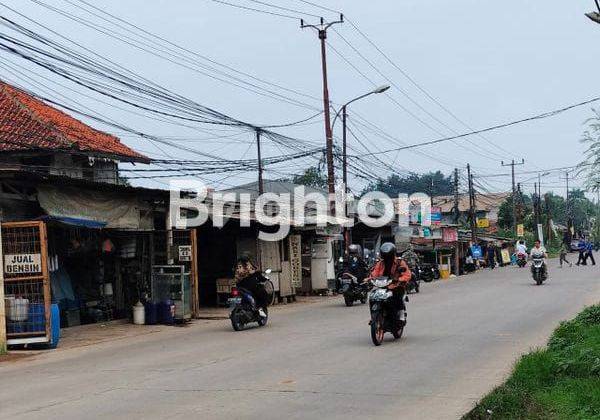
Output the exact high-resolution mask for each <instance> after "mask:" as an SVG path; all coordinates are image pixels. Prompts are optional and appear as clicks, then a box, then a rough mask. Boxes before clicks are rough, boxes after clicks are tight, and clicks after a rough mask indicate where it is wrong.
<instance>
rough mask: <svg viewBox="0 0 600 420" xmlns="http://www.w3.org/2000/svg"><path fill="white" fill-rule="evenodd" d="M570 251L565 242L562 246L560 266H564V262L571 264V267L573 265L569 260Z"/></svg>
mask: <svg viewBox="0 0 600 420" xmlns="http://www.w3.org/2000/svg"><path fill="white" fill-rule="evenodd" d="M568 253H569V248H568V246H567V244H566V243H564V242H563V244H562V246H561V248H560V268H562V266H563V263H567V264H569V267H573V263H572V262H569V260H567V254H568Z"/></svg>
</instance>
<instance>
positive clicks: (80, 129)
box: [0, 81, 149, 162]
mask: <svg viewBox="0 0 600 420" xmlns="http://www.w3.org/2000/svg"><path fill="white" fill-rule="evenodd" d="M26 151H50V152H59V151H60V152H66V153H74V152H76V153H82V154H85V155H89V156H94V157H106V158H111V159H115V160H120V161H127V162H149V158H147V157H146V156H144V155H142V154H140V153H138V152H136V151H135V150H133V149H131V148H129V147H127V146H125V145H124V144H123V143H121V141H120V140H119V139H118V138H117V137H115V136H112V135H110V134H107V133H104V132H102V131H99V130H96V129H94V128H92V127H90V126H88V125H86V124H84V123H82V122H81V121H79V120H77V119H75V118H73V117H71V116H70V115H68V114H66V113H64V112H62V111H60V110H58V109H56V108H54V107H52V106H50V105H48V104H47V103H45V102H43V101H41V100H39V99H36V98H35V97H34V96H32V95H31V94H29V93H27V92H25V91H23V90H20V89H18V88H16V87H14V86H11V85H9V84H7V83H5V82H3V81H0V154H4V153H19V152H26Z"/></svg>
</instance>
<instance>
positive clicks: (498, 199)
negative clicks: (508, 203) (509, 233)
mask: <svg viewBox="0 0 600 420" xmlns="http://www.w3.org/2000/svg"><path fill="white" fill-rule="evenodd" d="M508 197H510V193H509V192H500V193H491V194H475V206H476V207H477V211H486V212H489V211H491V210H494V209H496V210H498V209H499V208H500V205H501V204H502V203H503V202H504V201H505V200H506V199H507V198H508ZM433 205H434V206H438V207H441V208H442V213H452V211H453V208H454V196H453V195H444V196H437V197H434V198H433ZM458 209H459V211H460V212H461V213H462V212H466V211H469V195H468V194H461V195H459V197H458Z"/></svg>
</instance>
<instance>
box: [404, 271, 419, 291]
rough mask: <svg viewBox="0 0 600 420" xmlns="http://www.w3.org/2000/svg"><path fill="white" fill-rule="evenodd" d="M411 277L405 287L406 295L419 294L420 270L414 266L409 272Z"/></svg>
mask: <svg viewBox="0 0 600 420" xmlns="http://www.w3.org/2000/svg"><path fill="white" fill-rule="evenodd" d="M411 272H412V276H411V277H410V281H409V282H408V284H407V287H406V293H412V292H415V293H419V289H420V287H421V275H422V270H421V268H420V267H419V266H416V267H415V269H414V270H411Z"/></svg>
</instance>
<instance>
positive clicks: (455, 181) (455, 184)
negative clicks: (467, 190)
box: [453, 168, 470, 224]
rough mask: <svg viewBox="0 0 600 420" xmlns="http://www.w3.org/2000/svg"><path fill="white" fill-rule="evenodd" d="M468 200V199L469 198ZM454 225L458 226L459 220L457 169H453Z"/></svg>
mask: <svg viewBox="0 0 600 420" xmlns="http://www.w3.org/2000/svg"><path fill="white" fill-rule="evenodd" d="M469 200H470V198H469ZM453 212H454V224H458V222H459V219H460V208H459V195H458V168H454V207H453Z"/></svg>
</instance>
